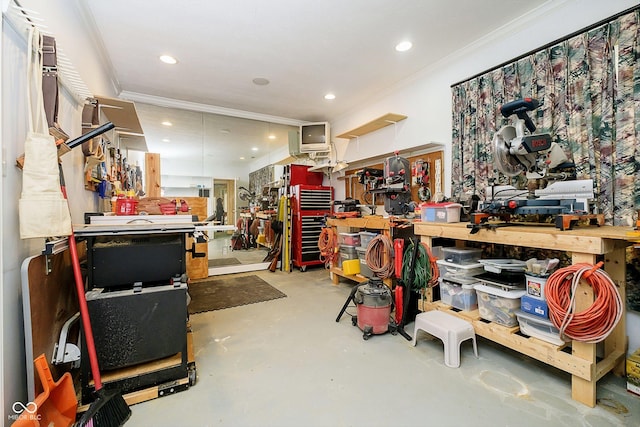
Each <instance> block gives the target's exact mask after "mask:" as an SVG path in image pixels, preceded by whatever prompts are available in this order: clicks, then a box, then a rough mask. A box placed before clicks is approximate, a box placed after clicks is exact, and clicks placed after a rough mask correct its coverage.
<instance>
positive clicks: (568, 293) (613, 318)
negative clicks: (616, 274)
mask: <svg viewBox="0 0 640 427" xmlns="http://www.w3.org/2000/svg"><path fill="white" fill-rule="evenodd" d="M601 266H602V262H600V263H598V264H596V265H595V266H594V265H591V264H587V263H581V264H574V265H572V266H569V267H565V268H561V269H558V270H557V271H555V272H554V273H553V274H551V276H549V278H548V279H547V283H546V285H545V295H546V297H547V304H548V306H549V319H550V320H551V322H552V323H553V324H554V325H555V327H556V328H558V329H559V330H560V333H561V334H562V335H563V336H566V337H568V338H571V339H573V340H576V341H581V342H586V343H597V342H600V341H603V340H604V339H605V338H606V337H607V336H609V334H610V333H611V331H612V330H613V329H614V328H615V327H616V325H617V324H618V322H619V321H620V318H621V317H622V313H623V311H624V306H623V301H622V297H621V296H620V293H619V292H618V289H617V287H616V285H615V284H614V283H613V280H611V277H609V275H608V274H607V273H606V272H605V271H604V270H601V269H600V267H601ZM581 279H584V280H585V281H586V282H587V283H588V284H589V285H590V286H591V287H592V288H593V293H594V299H595V300H594V302H593V304H592V305H591V306H590V307H588V308H587V309H585V310H583V311H580V312H577V313H576V312H575V297H576V293H577V289H578V284H579V282H580V280H581Z"/></svg>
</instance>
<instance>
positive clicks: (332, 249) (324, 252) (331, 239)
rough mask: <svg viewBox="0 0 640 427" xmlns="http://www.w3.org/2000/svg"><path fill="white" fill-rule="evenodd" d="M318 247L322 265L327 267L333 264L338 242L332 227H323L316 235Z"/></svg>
mask: <svg viewBox="0 0 640 427" xmlns="http://www.w3.org/2000/svg"><path fill="white" fill-rule="evenodd" d="M318 249H320V259H321V260H322V261H324V265H325V266H326V267H327V268H328V267H329V266H330V265H331V264H335V262H334V261H335V259H336V257H337V253H338V242H337V239H336V233H334V231H333V229H332V228H329V227H325V228H323V229H322V231H321V232H320V236H319V237H318Z"/></svg>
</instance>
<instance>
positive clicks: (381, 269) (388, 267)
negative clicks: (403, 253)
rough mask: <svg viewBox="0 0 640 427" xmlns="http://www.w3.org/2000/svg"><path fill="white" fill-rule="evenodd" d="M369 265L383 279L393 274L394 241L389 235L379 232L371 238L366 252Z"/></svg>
mask: <svg viewBox="0 0 640 427" xmlns="http://www.w3.org/2000/svg"><path fill="white" fill-rule="evenodd" d="M365 261H366V262H367V265H368V266H369V268H370V269H371V271H373V272H374V273H375V275H376V276H378V277H379V278H381V279H387V278H389V277H391V276H393V273H394V271H395V267H394V265H393V242H392V241H391V238H389V236H386V235H384V234H378V235H377V236H376V237H374V238H373V239H371V241H370V242H369V245H368V246H367V252H366V254H365Z"/></svg>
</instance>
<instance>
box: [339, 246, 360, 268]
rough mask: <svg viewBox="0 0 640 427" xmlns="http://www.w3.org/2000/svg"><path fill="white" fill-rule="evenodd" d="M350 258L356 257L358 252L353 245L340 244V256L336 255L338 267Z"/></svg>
mask: <svg viewBox="0 0 640 427" xmlns="http://www.w3.org/2000/svg"><path fill="white" fill-rule="evenodd" d="M350 259H358V253H357V252H356V247H355V246H350V245H340V256H339V257H338V267H342V263H343V262H344V261H347V260H350Z"/></svg>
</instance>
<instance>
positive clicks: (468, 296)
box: [440, 278, 478, 311]
mask: <svg viewBox="0 0 640 427" xmlns="http://www.w3.org/2000/svg"><path fill="white" fill-rule="evenodd" d="M476 284H478V282H477V281H476V280H474V279H457V280H456V281H453V280H447V279H445V278H440V301H442V302H443V303H445V304H447V305H450V306H452V307H455V308H457V309H458V310H464V311H471V310H475V309H476V308H478V298H477V296H476V290H475V289H474V285H476Z"/></svg>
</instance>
